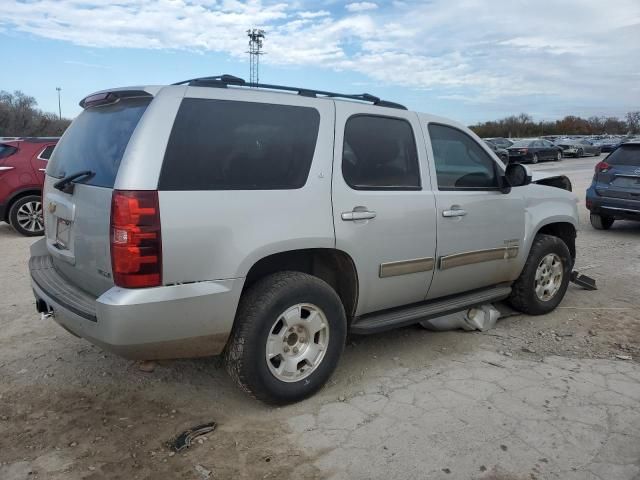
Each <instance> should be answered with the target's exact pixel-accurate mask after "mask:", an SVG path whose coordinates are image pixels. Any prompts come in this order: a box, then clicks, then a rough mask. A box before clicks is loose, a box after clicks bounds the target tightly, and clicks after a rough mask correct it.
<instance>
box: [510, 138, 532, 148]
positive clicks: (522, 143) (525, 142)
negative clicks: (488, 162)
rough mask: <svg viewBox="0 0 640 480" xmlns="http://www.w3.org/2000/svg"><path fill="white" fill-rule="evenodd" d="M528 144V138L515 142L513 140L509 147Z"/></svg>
mask: <svg viewBox="0 0 640 480" xmlns="http://www.w3.org/2000/svg"><path fill="white" fill-rule="evenodd" d="M529 145H531V142H530V141H529V140H518V141H516V142H513V145H511V147H519V148H522V147H528V146H529Z"/></svg>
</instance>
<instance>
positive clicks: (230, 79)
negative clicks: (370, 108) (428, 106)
mask: <svg viewBox="0 0 640 480" xmlns="http://www.w3.org/2000/svg"><path fill="white" fill-rule="evenodd" d="M173 85H189V86H192V87H217V88H227V86H228V85H232V86H237V87H254V88H264V89H266V90H282V91H285V92H296V93H297V94H298V95H301V96H303V97H313V98H317V97H318V96H321V97H329V98H346V99H349V100H359V101H362V102H370V103H372V104H373V105H377V106H379V107H387V108H398V109H400V110H406V109H407V107H405V106H404V105H400V104H399V103H395V102H388V101H386V100H381V99H380V98H378V97H376V96H374V95H371V94H369V93H359V94H346V93H335V92H325V91H323V90H314V89H312V88H297V87H287V86H283V85H270V84H268V83H249V82H246V81H245V80H244V79H242V78H240V77H235V76H233V75H217V76H215V77H200V78H192V79H190V80H183V81H181V82H176V83H174V84H173Z"/></svg>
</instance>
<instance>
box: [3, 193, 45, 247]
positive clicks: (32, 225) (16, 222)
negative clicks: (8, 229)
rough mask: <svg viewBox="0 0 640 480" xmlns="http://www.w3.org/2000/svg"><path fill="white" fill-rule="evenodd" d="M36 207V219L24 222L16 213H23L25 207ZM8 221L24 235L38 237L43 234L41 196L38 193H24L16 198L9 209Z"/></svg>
mask: <svg viewBox="0 0 640 480" xmlns="http://www.w3.org/2000/svg"><path fill="white" fill-rule="evenodd" d="M29 208H31V209H33V211H34V212H35V211H36V209H38V211H39V214H37V215H36V216H37V218H38V220H37V221H35V220H34V222H28V223H27V224H25V223H24V221H23V220H22V219H19V218H18V215H19V214H20V215H24V214H25V209H29ZM21 209H22V210H21ZM9 223H10V224H11V226H12V227H13V228H14V229H15V231H16V232H18V233H19V234H20V235H24V236H25V237H38V236H41V235H44V220H43V219H42V198H41V197H40V196H39V195H26V196H24V197H22V198H19V199H18V200H16V201H15V202H14V203H13V205H11V208H10V210H9ZM21 223H22V224H21Z"/></svg>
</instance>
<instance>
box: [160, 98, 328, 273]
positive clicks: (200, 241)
mask: <svg viewBox="0 0 640 480" xmlns="http://www.w3.org/2000/svg"><path fill="white" fill-rule="evenodd" d="M188 96H189V97H194V98H212V99H224V100H239V101H249V102H265V103H284V104H289V105H299V106H310V107H313V108H315V109H317V110H318V112H319V113H320V125H319V131H318V138H317V142H316V148H315V152H314V156H313V161H312V164H311V169H310V172H309V176H308V178H307V182H306V184H305V185H304V186H303V187H302V188H300V189H295V190H207V191H160V192H159V199H160V215H161V222H162V248H163V281H164V283H165V284H174V283H183V282H194V281H204V280H220V279H230V278H242V277H245V276H246V275H247V273H248V271H249V270H250V269H251V267H252V266H253V265H254V264H255V263H256V262H257V261H258V260H260V259H261V258H264V257H266V256H268V255H271V254H274V253H279V252H284V251H289V250H297V249H304V248H334V247H335V234H334V229H333V216H332V205H331V172H332V159H333V123H334V104H333V101H330V100H326V101H318V100H312V99H308V98H304V97H300V96H295V95H288V94H276V93H274V94H266V93H265V92H252V91H247V90H242V91H238V90H233V89H229V90H226V89H216V88H202V87H190V90H189V93H188ZM185 168H188V163H186V162H185Z"/></svg>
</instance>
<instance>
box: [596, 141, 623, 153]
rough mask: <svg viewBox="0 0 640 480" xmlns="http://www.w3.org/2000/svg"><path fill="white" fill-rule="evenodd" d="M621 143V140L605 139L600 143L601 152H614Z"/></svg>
mask: <svg viewBox="0 0 640 480" xmlns="http://www.w3.org/2000/svg"><path fill="white" fill-rule="evenodd" d="M618 145H620V140H618V139H616V140H603V141H602V143H600V152H601V153H605V152H606V153H610V152H613V151H614V150H615V149H616V148H618Z"/></svg>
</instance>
